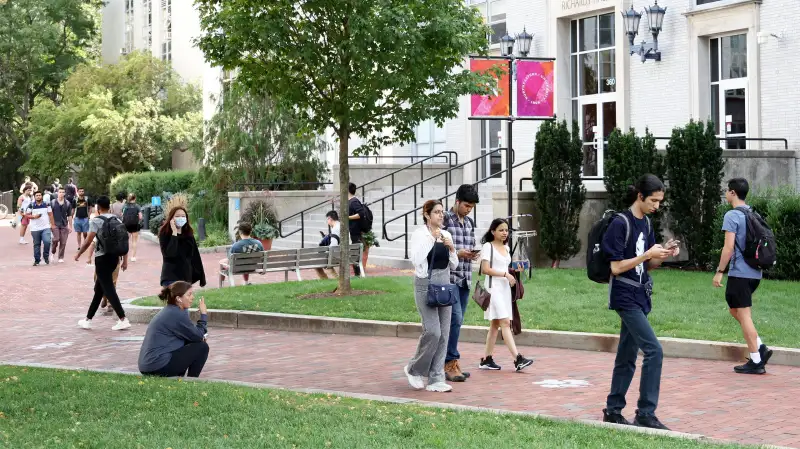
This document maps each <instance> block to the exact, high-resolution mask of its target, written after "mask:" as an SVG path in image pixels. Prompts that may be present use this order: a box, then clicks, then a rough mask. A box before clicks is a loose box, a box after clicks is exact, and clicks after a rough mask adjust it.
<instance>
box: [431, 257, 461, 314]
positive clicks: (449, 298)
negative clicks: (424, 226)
mask: <svg viewBox="0 0 800 449" xmlns="http://www.w3.org/2000/svg"><path fill="white" fill-rule="evenodd" d="M435 246H436V244H435V243H434V250H433V251H431V260H430V262H429V263H428V297H427V303H428V307H449V306H452V305H455V304H456V303H457V302H458V301H459V299H458V298H459V293H458V287H457V286H455V285H453V284H432V283H431V282H430V280H431V276H432V275H433V258H434V256H435V255H436V248H435Z"/></svg>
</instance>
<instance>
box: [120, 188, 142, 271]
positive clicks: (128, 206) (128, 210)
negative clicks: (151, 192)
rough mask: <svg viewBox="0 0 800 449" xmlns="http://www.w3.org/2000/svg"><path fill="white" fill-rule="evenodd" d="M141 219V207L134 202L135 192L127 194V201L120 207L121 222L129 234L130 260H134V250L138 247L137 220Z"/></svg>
mask: <svg viewBox="0 0 800 449" xmlns="http://www.w3.org/2000/svg"><path fill="white" fill-rule="evenodd" d="M141 219H142V208H141V207H139V205H138V204H136V194H135V193H131V194H130V195H128V202H127V203H125V206H124V207H123V208H122V223H123V224H124V225H125V229H126V230H127V231H128V235H129V236H130V239H131V240H130V248H131V262H136V250H137V248H138V247H139V231H140V227H139V222H140V221H141Z"/></svg>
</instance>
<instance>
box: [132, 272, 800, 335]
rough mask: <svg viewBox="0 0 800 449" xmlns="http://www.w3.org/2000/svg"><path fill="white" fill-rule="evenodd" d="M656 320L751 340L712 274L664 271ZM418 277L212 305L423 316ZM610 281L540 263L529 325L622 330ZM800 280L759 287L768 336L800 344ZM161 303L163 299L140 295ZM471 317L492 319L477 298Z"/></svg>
mask: <svg viewBox="0 0 800 449" xmlns="http://www.w3.org/2000/svg"><path fill="white" fill-rule="evenodd" d="M653 278H654V282H655V286H654V295H653V312H652V313H651V315H650V321H651V322H652V323H653V327H654V328H655V330H656V333H657V334H658V335H659V336H663V337H680V338H691V339H700V340H716V341H726V342H738V343H744V340H743V338H742V335H741V330H740V329H739V325H738V323H736V321H735V320H734V319H733V317H731V316H730V314H729V313H728V309H727V305H726V304H725V293H724V288H721V289H715V288H714V287H712V286H711V278H712V275H711V274H710V273H697V272H682V271H675V270H656V271H654V272H653ZM411 283H412V279H411V277H410V276H408V277H375V278H365V279H354V280H353V287H354V288H356V289H362V290H377V291H384V292H386V293H385V294H381V295H375V296H357V297H349V298H348V297H345V298H334V299H331V298H327V299H303V300H300V299H297V296H298V295H303V294H307V293H315V292H324V291H332V290H333V289H334V288H335V287H336V281H334V280H330V281H304V282H287V283H277V284H262V285H251V286H242V287H235V288H233V289H231V288H223V289H218V290H209V291H207V292H205V293H204V294H205V297H206V301H207V303H208V306H209V308H212V309H236V310H253V311H261V312H280V313H297V314H304V315H321V316H331V317H346V318H361V319H371V320H386V321H401V322H419V315H418V314H417V310H416V307H415V306H414V297H413V292H412V285H411ZM607 292H608V287H607V286H605V285H600V284H595V283H594V282H592V281H590V280H589V279H587V278H586V274H585V272H584V271H583V270H566V269H562V270H551V269H540V270H535V271H534V274H533V279H531V280H529V281H526V283H525V298H524V299H523V300H522V301H521V302H520V314H521V316H522V324H523V328H525V329H550V330H564V331H582V332H599V333H617V332H619V318H618V317H617V315H616V313H614V312H613V311H610V310H608V308H607V304H608V293H607ZM798 296H800V284H799V283H795V282H780V281H763V282H762V284H761V287H760V288H759V290H758V291H757V292H756V294H755V303H754V312H753V317H754V320H755V323H756V328H757V329H758V331H759V333H760V335H761V336H762V338H763V340H764V341H765V342H766V343H767V344H769V345H774V346H786V347H792V348H800V307H798V306H797V298H798ZM135 304H140V305H160V301H158V299H157V298H155V297H153V298H146V299H141V300H138V301H136V302H135ZM464 321H465V324H471V325H480V326H485V325H487V322H486V321H485V320H484V319H483V312H482V311H481V310H480V308H478V307H477V306H476V305H475V304H474V303H472V304H470V306H469V307H468V308H467V316H466V318H465V320H464Z"/></svg>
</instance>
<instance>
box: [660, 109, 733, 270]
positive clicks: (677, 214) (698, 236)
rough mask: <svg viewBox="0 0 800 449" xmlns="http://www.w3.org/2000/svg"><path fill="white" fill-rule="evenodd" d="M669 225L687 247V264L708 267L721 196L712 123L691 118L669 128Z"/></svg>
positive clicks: (718, 154)
mask: <svg viewBox="0 0 800 449" xmlns="http://www.w3.org/2000/svg"><path fill="white" fill-rule="evenodd" d="M666 166H667V179H668V180H669V191H668V198H669V200H668V202H669V209H670V228H671V229H672V231H673V232H674V233H675V235H676V236H677V237H678V238H679V239H680V240H682V241H683V243H684V244H685V245H686V248H687V249H688V256H689V263H690V264H692V265H694V266H697V267H700V268H703V269H709V268H711V267H712V266H713V265H714V264H716V263H717V262H718V261H715V260H713V256H712V254H713V251H714V250H715V248H714V237H715V235H716V234H717V233H718V232H719V230H718V229H716V228H715V226H716V219H717V213H718V210H717V208H718V206H719V204H720V198H721V196H722V188H721V182H722V168H723V166H724V161H723V159H722V148H721V147H720V146H719V143H718V142H717V139H716V135H715V134H714V126H713V123H711V122H709V123H708V124H704V123H703V122H695V121H690V122H689V123H688V124H687V125H686V126H685V127H683V128H675V129H673V130H672V136H671V137H670V140H669V144H668V145H667V157H666Z"/></svg>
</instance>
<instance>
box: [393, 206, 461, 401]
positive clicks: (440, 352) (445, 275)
mask: <svg viewBox="0 0 800 449" xmlns="http://www.w3.org/2000/svg"><path fill="white" fill-rule="evenodd" d="M422 220H423V221H424V222H425V225H424V226H421V227H419V228H417V229H416V230H415V231H414V233H413V234H412V235H411V245H410V246H411V248H410V258H411V262H412V263H413V264H414V301H415V302H416V304H417V310H418V311H419V315H420V316H421V317H422V335H421V336H420V337H419V343H418V344H417V352H416V354H414V357H413V358H412V359H411V361H410V362H408V365H406V366H405V367H404V368H403V371H404V372H405V374H406V376H407V377H408V383H409V385H411V388H414V389H415V390H421V389H422V388H425V389H426V390H428V391H434V392H447V391H450V390H452V389H453V387H451V386H450V385H448V384H447V383H445V377H444V359H445V355H447V340H448V338H449V337H450V314H451V311H452V306H448V307H431V306H429V305H428V285H429V284H437V285H442V284H449V283H450V270H454V269H455V268H456V267H457V266H458V256H457V255H456V248H455V246H454V245H453V237H452V236H451V235H450V233H449V232H447V231H445V230H443V229H442V224H443V222H444V207H442V203H441V202H439V201H435V200H429V201H426V202H425V204H424V205H423V206H422ZM431 261H432V263H431ZM429 264H430V265H432V267H430V268H432V270H431V272H430V273H429V271H428V270H429ZM424 377H427V378H428V386H427V387H425V382H424V379H423V378H424Z"/></svg>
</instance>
